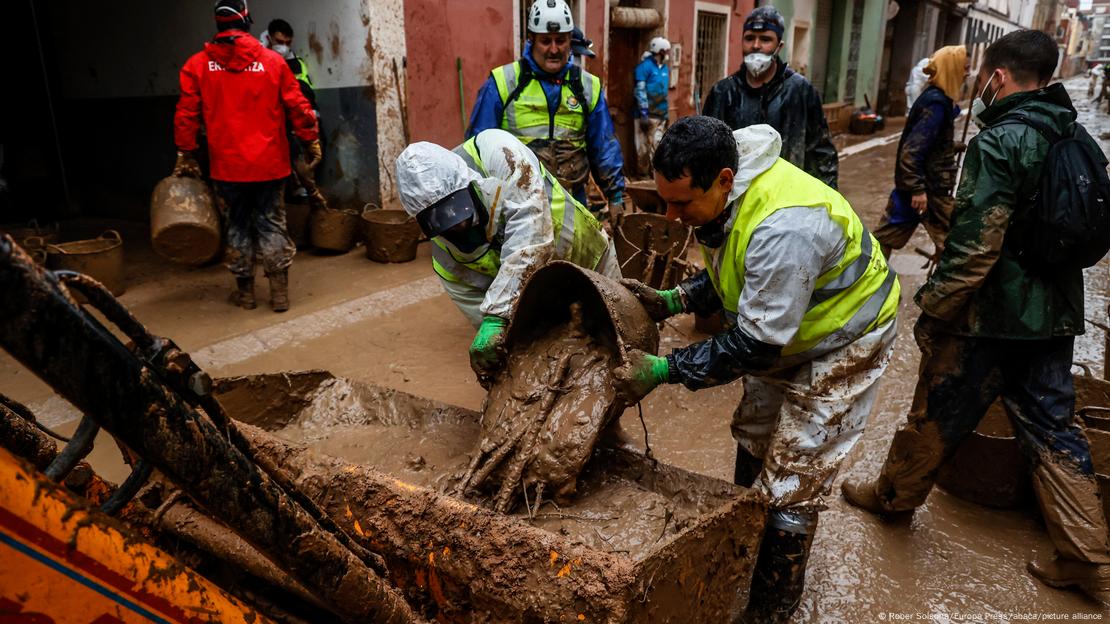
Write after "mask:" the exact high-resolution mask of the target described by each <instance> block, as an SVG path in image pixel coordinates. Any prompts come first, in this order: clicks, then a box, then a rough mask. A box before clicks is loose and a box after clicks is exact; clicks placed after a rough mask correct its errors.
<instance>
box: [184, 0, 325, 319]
mask: <svg viewBox="0 0 1110 624" xmlns="http://www.w3.org/2000/svg"><path fill="white" fill-rule="evenodd" d="M251 22H252V20H251V18H250V14H249V12H248V10H247V3H246V0H219V2H217V3H216V28H217V31H218V32H217V33H216V36H215V38H214V39H213V40H212V41H210V42H208V43H205V44H204V50H202V51H200V52H198V53H196V54H194V55H193V56H192V57H190V58H189V60H188V61H186V62H185V65H184V66H183V67H182V68H181V97H180V99H178V101H177V112H176V114H175V115H174V141H175V142H176V143H177V149H178V152H177V164H176V165H175V166H174V170H173V174H174V175H178V176H192V177H198V178H199V177H200V176H201V172H200V166H199V165H198V164H197V159H196V151H197V148H198V146H197V131H198V130H199V129H200V126H201V124H202V123H203V125H204V128H205V132H206V134H207V139H208V159H209V163H210V167H209V169H210V172H209V173H210V174H211V178H212V181H213V183H214V186H215V188H216V196H217V198H218V200H219V201H220V203H222V204H223V208H224V209H225V211H226V217H227V242H228V247H229V263H228V269H230V270H231V272H232V274H233V275H235V282H236V286H237V290H236V291H235V292H234V293H233V294H232V303H234V304H235V305H238V306H241V307H243V308H245V309H248V310H250V309H253V308H254V307H255V300H254V264H255V258H256V257H260V258H261V260H262V265H263V268H264V270H265V272H266V276H267V277H269V278H270V306H271V307H272V308H273V309H274V311H275V312H284V311H285V310H288V309H289V265H290V264H292V262H293V254H294V253H296V247H295V246H294V245H293V241H292V240H291V239H290V238H289V234H288V232H287V230H286V227H285V210H284V204H283V197H282V191H283V189H284V187H285V179H286V178H288V177H289V174H290V173H291V171H290V167H289V140H288V139H287V138H286V127H285V124H286V118H288V119H289V121H290V123H292V126H293V134H295V135H296V136H297V138H298V139H299V140H300V141H301V143H302V146H303V147H304V152H305V160H306V161H308V163H309V168H310V169H311V168H315V166H316V165H317V164H319V162H320V157H321V153H320V141H319V132H318V129H317V126H316V116H315V115H313V113H312V106H311V105H310V104H309V103H308V100H306V99H305V97H304V95H303V94H302V93H301V88H300V86H299V85H298V84H297V79H296V78H295V77H294V76H293V72H291V71H290V70H289V66H288V65H287V64H286V63H285V59H283V58H282V57H281V56H280V55H279V54H277V53H276V52H274V51H272V50H268V49H266V48H264V47H263V46H262V44H261V43H259V42H258V40H257V39H255V38H254V37H252V36H250V34H249V30H250V24H251Z"/></svg>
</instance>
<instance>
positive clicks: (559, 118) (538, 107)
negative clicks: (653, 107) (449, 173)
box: [466, 0, 624, 212]
mask: <svg viewBox="0 0 1110 624" xmlns="http://www.w3.org/2000/svg"><path fill="white" fill-rule="evenodd" d="M527 27H528V43H527V44H526V45H525V46H524V53H523V55H522V56H521V58H520V59H518V60H516V61H514V62H512V63H509V64H508V65H502V66H501V67H497V68H494V69H493V71H491V72H490V76H489V78H488V79H487V80H486V82H485V84H484V85H482V88H481V90H480V91H479V92H478V99H477V100H476V101H475V103H474V110H473V111H472V112H471V114H470V127H469V128H468V129H467V131H466V136H467V138H470V137H473V136H475V135H477V134H478V133H479V132H481V131H483V130H488V129H490V128H501V129H502V130H506V131H508V132H509V133H510V134H512V135H513V136H515V137H516V138H518V139H520V140H521V141H522V142H523V143H525V144H526V145H527V146H528V147H529V148H530V149H531V150H532V151H533V152H535V153H536V156H538V157H539V159H540V162H542V163H543V164H544V166H545V167H547V169H548V171H550V172H551V173H553V174H554V175H555V177H556V178H558V180H559V182H560V183H561V184H562V185H563V188H565V189H567V190H568V191H570V192H571V194H573V195H574V198H575V199H577V200H578V201H579V202H580V203H582V204H584V205H585V204H586V186H587V182H588V181H589V179H590V174H591V173H592V174H593V177H594V180H596V181H597V183H598V186H600V187H601V190H602V192H603V193H605V197H606V198H607V199H608V201H609V204H610V206H613V210H614V212H616V211H619V206H620V205H622V204H623V202H624V174H623V173H622V169H623V168H624V159H623V157H622V156H621V148H620V144H619V143H618V142H617V138H616V136H615V135H614V133H613V120H612V118H611V117H610V116H609V104H608V103H607V102H606V100H605V94H604V93H603V92H602V90H601V80H600V79H599V78H598V77H597V76H594V75H592V74H590V73H589V72H587V71H586V70H584V69H582V68H581V67H579V66H577V65H574V64H573V63H572V62H571V60H570V55H571V47H572V42H571V40H572V31H573V30H574V20H573V19H572V18H571V14H570V7H569V6H567V3H566V2H564V0H535V2H533V3H532V6H531V8H530V9H529V10H528V21H527Z"/></svg>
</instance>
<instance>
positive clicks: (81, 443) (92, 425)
mask: <svg viewBox="0 0 1110 624" xmlns="http://www.w3.org/2000/svg"><path fill="white" fill-rule="evenodd" d="M99 431H100V425H98V424H96V421H95V420H93V419H92V418H89V417H88V416H84V417H82V418H81V424H79V425H77V431H75V432H74V433H73V437H72V438H70V440H69V443H68V444H66V446H65V448H63V449H62V452H61V453H58V456H57V457H55V458H54V461H52V462H50V465H49V466H47V467H46V476H47V478H48V479H50V480H51V481H54V482H55V483H61V482H62V480H63V479H65V478H66V476H67V475H68V474H69V473H70V471H71V470H73V467H74V466H76V465H77V462H79V461H81V460H82V459H85V456H86V455H88V454H89V451H91V450H92V447H93V440H95V439H96V434H97V433H98V432H99Z"/></svg>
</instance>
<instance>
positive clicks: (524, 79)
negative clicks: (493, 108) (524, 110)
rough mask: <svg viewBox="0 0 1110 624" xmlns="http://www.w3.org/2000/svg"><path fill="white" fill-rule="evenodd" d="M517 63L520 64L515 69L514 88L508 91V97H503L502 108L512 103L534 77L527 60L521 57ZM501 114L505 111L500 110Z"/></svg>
mask: <svg viewBox="0 0 1110 624" xmlns="http://www.w3.org/2000/svg"><path fill="white" fill-rule="evenodd" d="M518 64H519V65H520V69H519V70H518V71H517V74H518V75H517V78H516V88H515V89H513V90H512V92H511V93H509V97H507V98H505V102H504V104H502V109H504V108H507V107H508V106H509V104H512V103H513V100H515V99H517V98H518V97H520V94H521V93H523V92H524V88H525V87H527V86H528V83H530V82H532V79H533V78H535V75H534V74H532V67H531V66H530V65H529V64H528V61H526V60H523V59H521V60H520V61H519V62H518ZM501 114H502V115H504V114H505V113H504V112H502V113H501Z"/></svg>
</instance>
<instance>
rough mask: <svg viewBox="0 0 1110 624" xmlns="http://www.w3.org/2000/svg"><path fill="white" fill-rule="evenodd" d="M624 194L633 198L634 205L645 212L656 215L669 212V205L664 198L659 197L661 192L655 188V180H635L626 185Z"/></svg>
mask: <svg viewBox="0 0 1110 624" xmlns="http://www.w3.org/2000/svg"><path fill="white" fill-rule="evenodd" d="M624 192H625V193H626V194H627V195H628V196H629V197H631V198H632V203H634V204H636V207H637V208H639V209H640V210H643V211H644V212H654V213H656V214H664V213H666V212H667V204H666V202H664V201H663V198H662V197H660V196H659V191H658V189H656V187H655V181H654V180H635V181H632V182H625V183H624Z"/></svg>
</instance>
